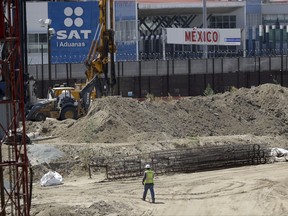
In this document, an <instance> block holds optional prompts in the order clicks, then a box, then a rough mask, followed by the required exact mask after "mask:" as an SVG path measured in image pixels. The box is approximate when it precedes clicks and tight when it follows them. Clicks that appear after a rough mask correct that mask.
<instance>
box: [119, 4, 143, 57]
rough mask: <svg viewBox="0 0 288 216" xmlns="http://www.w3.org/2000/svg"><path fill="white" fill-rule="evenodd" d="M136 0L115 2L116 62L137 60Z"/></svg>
mask: <svg viewBox="0 0 288 216" xmlns="http://www.w3.org/2000/svg"><path fill="white" fill-rule="evenodd" d="M136 6H137V4H136V1H135V0H115V42H116V47H117V52H116V61H134V60H137V54H138V53H137V52H138V51H137V46H138V40H137V39H138V34H137V32H138V27H137V14H136V11H137V7H136Z"/></svg>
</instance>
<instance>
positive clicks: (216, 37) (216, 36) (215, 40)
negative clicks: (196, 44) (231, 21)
mask: <svg viewBox="0 0 288 216" xmlns="http://www.w3.org/2000/svg"><path fill="white" fill-rule="evenodd" d="M213 41H214V42H217V41H218V32H213Z"/></svg>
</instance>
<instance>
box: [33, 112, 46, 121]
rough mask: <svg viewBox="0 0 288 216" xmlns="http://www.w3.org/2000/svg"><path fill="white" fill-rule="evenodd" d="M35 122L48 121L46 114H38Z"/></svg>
mask: <svg viewBox="0 0 288 216" xmlns="http://www.w3.org/2000/svg"><path fill="white" fill-rule="evenodd" d="M35 120H36V121H45V120H46V116H45V114H44V113H37V115H36V116H35Z"/></svg>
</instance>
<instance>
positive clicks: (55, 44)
mask: <svg viewBox="0 0 288 216" xmlns="http://www.w3.org/2000/svg"><path fill="white" fill-rule="evenodd" d="M48 17H49V18H50V19H51V20H52V24H51V27H52V28H54V30H55V35H54V36H53V37H52V38H51V62H52V63H80V62H82V63H83V61H84V59H85V58H86V56H87V54H88V52H89V49H90V45H91V41H92V40H93V37H94V34H95V31H96V29H97V25H98V23H99V7H98V2H49V3H48Z"/></svg>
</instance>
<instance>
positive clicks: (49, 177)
mask: <svg viewBox="0 0 288 216" xmlns="http://www.w3.org/2000/svg"><path fill="white" fill-rule="evenodd" d="M62 181H63V178H62V176H61V175H60V174H59V173H57V172H55V171H49V172H48V173H46V174H45V175H44V176H43V177H42V178H41V179H40V184H41V186H51V185H59V184H62Z"/></svg>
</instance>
